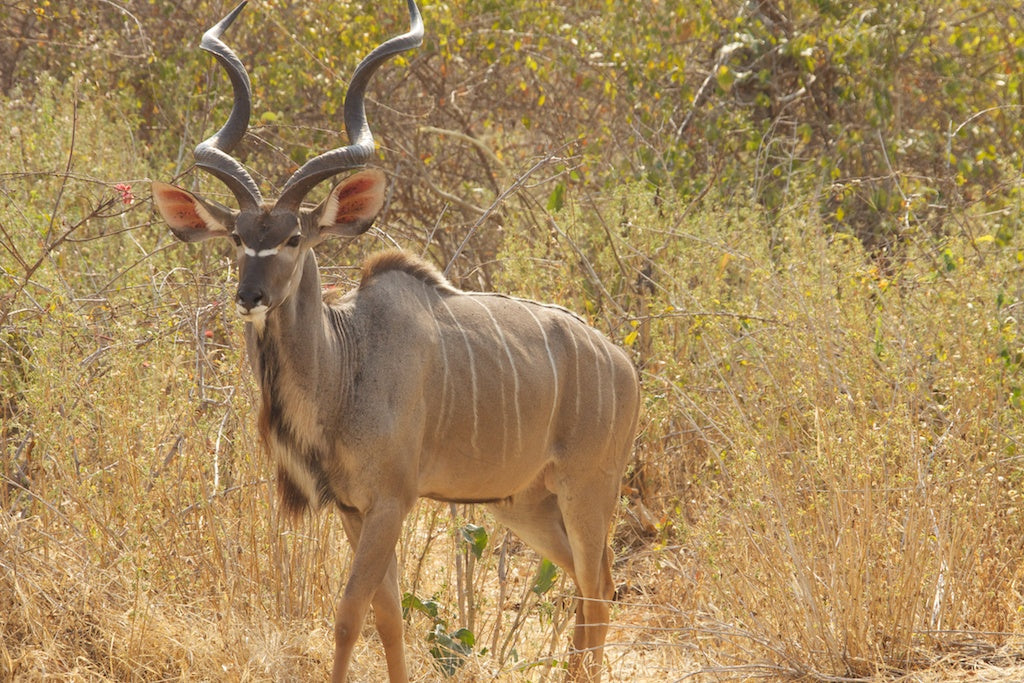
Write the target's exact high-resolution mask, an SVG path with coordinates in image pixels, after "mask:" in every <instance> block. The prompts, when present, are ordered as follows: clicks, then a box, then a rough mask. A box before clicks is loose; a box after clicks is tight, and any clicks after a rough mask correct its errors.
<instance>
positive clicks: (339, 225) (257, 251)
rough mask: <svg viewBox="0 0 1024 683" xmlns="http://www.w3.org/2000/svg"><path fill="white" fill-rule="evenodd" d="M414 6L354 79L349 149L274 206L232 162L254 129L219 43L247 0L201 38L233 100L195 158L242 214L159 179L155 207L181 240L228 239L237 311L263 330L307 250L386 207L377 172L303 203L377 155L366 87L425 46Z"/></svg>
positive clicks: (297, 180) (234, 65)
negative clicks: (403, 27)
mask: <svg viewBox="0 0 1024 683" xmlns="http://www.w3.org/2000/svg"><path fill="white" fill-rule="evenodd" d="M407 3H408V5H409V16H410V24H411V27H410V29H409V31H408V32H407V33H404V34H402V35H400V36H396V37H394V38H391V39H390V40H387V41H385V42H384V43H382V44H381V45H378V46H377V48H376V49H374V50H373V51H372V52H371V53H370V54H369V55H367V56H366V57H365V58H364V59H363V60H362V61H361V62H360V63H359V66H357V67H356V70H355V73H354V74H353V75H352V81H351V83H350V84H349V88H348V92H347V94H346V95H345V105H344V116H345V130H346V132H347V133H348V138H349V144H348V145H347V146H345V147H340V148H338V149H333V150H331V151H329V152H325V153H323V154H321V155H319V156H317V157H314V158H313V159H310V160H309V161H307V162H306V163H305V164H303V165H302V166H301V167H300V168H299V169H298V170H297V171H295V173H294V174H292V176H291V177H290V178H289V179H288V182H287V183H285V186H284V189H283V190H282V191H281V196H280V197H279V198H278V199H277V201H267V200H264V199H263V197H262V195H261V194H260V190H259V186H258V185H257V184H256V182H255V181H254V180H253V178H252V176H251V175H249V172H248V171H246V170H245V168H244V167H243V166H242V164H240V163H239V162H238V161H237V160H236V159H235V158H234V157H232V156H231V151H232V150H233V149H234V148H235V146H236V145H237V144H238V143H239V142H240V141H241V139H242V137H243V136H244V135H245V131H246V129H247V128H248V125H249V116H250V114H251V111H252V90H251V88H250V85H249V76H248V75H247V74H246V72H245V67H244V66H242V62H241V61H240V60H239V59H238V57H237V56H236V55H235V53H234V52H233V51H232V50H231V48H229V47H228V46H227V45H225V44H224V42H223V41H221V35H222V34H223V33H224V31H225V30H226V29H227V28H228V27H229V26H230V25H231V23H232V22H233V21H234V20H235V18H237V17H238V15H239V14H240V13H241V11H242V8H244V7H245V4H246V0H243V2H241V3H240V4H239V5H238V6H237V7H236V8H235V9H234V10H232V11H231V12H230V13H229V14H228V15H227V16H226V17H224V18H223V19H222V20H221V21H220V22H218V23H217V24H216V25H215V26H214V27H213V28H211V29H210V30H209V31H207V32H206V33H205V34H203V39H202V42H201V43H200V47H201V48H202V49H203V50H206V51H207V52H210V53H211V54H213V56H214V57H216V58H217V61H218V62H220V64H221V65H222V66H223V67H224V69H225V70H226V71H227V73H228V76H229V78H230V79H231V87H232V89H233V91H234V104H233V105H232V108H231V115H230V116H229V117H228V120H227V123H225V124H224V126H223V127H222V128H221V129H220V130H219V131H217V132H216V133H214V134H213V136H211V137H210V138H208V139H207V140H205V141H203V142H201V143H200V144H199V145H198V146H197V147H196V149H195V162H196V166H198V167H199V168H201V169H203V170H205V171H207V172H209V173H211V174H213V175H214V176H216V177H217V178H218V179H219V180H220V181H221V182H223V183H224V184H225V185H227V187H228V189H229V190H231V193H232V194H233V195H234V196H235V200H236V202H237V203H238V209H231V208H229V207H227V206H224V205H223V204H220V203H218V202H215V201H211V200H208V199H204V198H203V197H200V196H197V195H195V194H193V193H191V192H187V191H186V190H183V189H181V188H179V187H175V186H173V185H168V184H166V183H160V182H154V183H153V201H154V203H155V204H156V207H157V209H158V210H159V211H160V214H161V215H162V216H163V218H164V220H165V221H166V222H167V224H168V225H169V226H170V228H171V231H172V232H173V233H174V235H175V236H176V237H178V239H180V240H182V241H185V242H195V241H199V240H205V239H209V238H211V237H229V238H231V239H232V240H233V241H234V243H235V245H236V247H237V249H238V264H239V283H238V292H237V294H236V297H235V303H236V307H237V309H238V312H239V314H240V315H241V316H242V317H243V318H245V319H246V320H249V321H251V322H254V323H257V326H258V327H262V323H263V321H264V320H265V319H266V314H267V313H268V312H269V311H271V310H272V309H273V308H275V307H276V306H279V305H280V304H281V303H282V302H284V301H285V300H286V299H287V298H288V297H289V296H290V295H291V294H292V293H293V292H294V291H295V289H296V287H297V286H298V283H299V281H300V279H301V273H302V267H303V266H302V264H303V261H304V260H305V258H304V257H305V254H306V252H307V251H308V250H309V249H311V248H312V247H313V246H315V245H316V244H318V243H319V242H321V241H322V240H323V239H324V238H326V237H327V236H329V235H344V236H355V235H359V234H361V233H363V232H365V231H366V230H367V229H368V228H369V227H370V225H371V224H372V223H373V220H374V218H375V217H376V216H377V213H378V212H379V211H380V209H381V207H382V206H383V204H384V191H385V186H386V183H385V178H384V174H383V173H382V172H380V171H378V170H373V169H370V170H364V171H361V172H359V173H357V174H355V175H353V176H350V177H349V178H347V179H345V180H344V181H342V182H341V183H340V184H338V185H337V186H335V187H334V188H333V189H332V190H331V192H330V194H328V195H327V197H326V198H325V199H324V200H323V201H322V202H321V203H320V204H319V205H318V206H316V207H315V208H306V207H302V206H301V204H302V201H303V200H304V199H305V197H306V195H307V194H309V192H310V191H311V190H312V189H313V188H314V187H316V186H317V185H318V184H320V183H321V182H323V181H324V180H327V179H328V178H331V177H332V176H334V175H337V174H338V173H341V172H343V171H348V170H353V169H357V168H361V167H362V166H364V165H365V164H366V162H367V161H369V160H370V158H371V157H372V156H373V152H374V145H373V135H372V134H371V132H370V127H369V125H368V123H367V121H366V111H365V107H364V96H365V93H366V86H367V84H368V83H369V81H370V78H371V76H373V74H374V72H375V71H376V70H377V68H378V67H379V66H380V65H381V64H382V63H383V62H384V61H385V60H387V58H388V57H391V56H392V55H395V54H398V53H399V52H404V51H405V50H409V49H412V48H414V47H417V46H418V45H420V43H421V42H422V40H423V22H422V19H421V18H420V13H419V9H418V8H417V7H416V3H415V0H407Z"/></svg>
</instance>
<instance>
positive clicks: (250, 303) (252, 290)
mask: <svg viewBox="0 0 1024 683" xmlns="http://www.w3.org/2000/svg"><path fill="white" fill-rule="evenodd" d="M263 298H264V297H263V290H262V289H260V288H258V287H239V288H238V293H237V294H235V302H236V303H237V304H238V308H239V309H241V310H243V311H245V312H247V313H248V312H249V311H251V310H252V309H254V308H256V307H257V306H260V305H261V304H263Z"/></svg>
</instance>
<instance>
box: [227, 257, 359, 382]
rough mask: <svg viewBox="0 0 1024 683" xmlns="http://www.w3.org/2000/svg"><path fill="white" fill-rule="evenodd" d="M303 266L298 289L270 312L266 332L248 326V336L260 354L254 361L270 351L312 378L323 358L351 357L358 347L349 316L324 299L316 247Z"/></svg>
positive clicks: (254, 351) (251, 347) (251, 346)
mask: <svg viewBox="0 0 1024 683" xmlns="http://www.w3.org/2000/svg"><path fill="white" fill-rule="evenodd" d="M299 268H300V272H299V274H298V275H297V277H299V282H298V284H297V285H296V287H295V291H293V292H292V294H291V295H290V296H289V297H288V298H287V299H285V300H284V301H283V302H282V303H281V304H280V305H279V306H277V307H275V308H274V309H273V310H271V311H270V312H269V313H268V314H267V319H266V324H265V326H264V328H263V332H262V334H257V331H256V329H255V328H254V326H253V325H247V326H246V337H247V342H248V348H249V353H250V355H255V356H257V357H254V358H252V360H253V361H257V362H258V361H259V360H260V357H263V356H265V355H266V354H268V353H271V354H274V355H281V356H286V357H287V358H288V360H287V363H288V365H290V366H292V367H293V368H295V369H296V370H298V371H299V372H301V373H303V374H306V371H308V373H309V374H310V377H311V378H312V377H315V376H316V375H317V374H318V373H319V372H322V369H323V368H322V367H321V368H320V369H319V370H318V366H319V364H320V361H319V359H321V358H324V357H328V356H335V357H337V356H338V355H339V354H341V355H343V356H351V355H352V354H354V352H355V349H354V348H348V347H349V346H351V343H350V340H351V338H352V337H351V335H350V334H348V329H347V328H348V325H349V322H348V317H347V316H346V315H345V314H344V313H343V312H340V311H334V310H329V309H328V307H327V306H326V305H325V304H324V302H323V292H322V289H321V282H320V271H319V269H318V267H317V261H316V256H315V255H314V253H313V251H312V250H310V251H308V252H307V253H306V255H305V257H304V258H303V262H302V264H301V265H300V266H299Z"/></svg>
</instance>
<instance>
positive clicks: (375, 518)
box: [331, 506, 409, 683]
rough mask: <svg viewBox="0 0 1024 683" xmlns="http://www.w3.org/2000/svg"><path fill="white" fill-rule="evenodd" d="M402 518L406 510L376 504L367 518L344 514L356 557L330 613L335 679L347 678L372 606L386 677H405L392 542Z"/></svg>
mask: <svg viewBox="0 0 1024 683" xmlns="http://www.w3.org/2000/svg"><path fill="white" fill-rule="evenodd" d="M404 517H405V514H404V511H403V510H401V509H399V508H398V507H397V506H384V507H382V508H377V509H375V510H374V511H373V512H372V513H370V514H368V515H367V516H366V517H365V518H360V517H359V516H358V515H356V514H354V513H346V514H344V515H343V521H344V526H345V532H346V533H347V535H348V537H349V540H350V541H351V542H352V545H353V547H354V548H355V557H354V559H353V561H352V571H351V573H350V575H349V580H348V583H347V584H346V585H345V591H344V592H343V593H342V596H341V598H340V599H339V600H338V606H337V611H336V613H335V617H334V670H333V673H332V675H331V680H332V681H334V683H344V682H345V681H346V679H347V677H348V669H349V665H350V664H351V662H352V650H353V649H354V648H355V644H356V641H357V640H358V639H359V632H360V631H361V629H362V625H363V622H364V621H365V620H366V613H367V611H368V610H369V607H370V606H371V605H372V606H373V612H374V616H375V618H376V622H377V633H378V634H379V635H380V639H381V644H382V645H383V646H384V656H385V659H386V660H387V667H388V680H390V681H391V683H407V681H408V680H409V675H408V673H407V671H406V668H405V644H404V641H403V638H402V605H401V596H400V593H399V588H398V563H397V560H396V558H395V545H396V544H397V542H398V536H399V534H400V532H401V529H402V520H403V519H404Z"/></svg>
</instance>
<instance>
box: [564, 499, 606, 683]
mask: <svg viewBox="0 0 1024 683" xmlns="http://www.w3.org/2000/svg"><path fill="white" fill-rule="evenodd" d="M591 490H594V491H596V490H600V487H596V486H595V487H594V488H593V489H591ZM607 498H608V499H607V500H606V501H595V500H593V499H590V500H587V504H586V505H583V504H582V499H581V498H573V499H572V500H574V501H581V504H579V505H573V504H571V503H565V502H563V507H564V509H563V510H562V515H563V519H564V520H565V526H566V532H567V534H568V537H569V544H570V546H571V547H572V559H573V564H574V566H575V568H576V576H575V579H576V586H577V588H578V589H579V593H580V594H579V598H578V602H577V605H576V626H575V627H574V629H573V649H574V650H575V651H574V652H573V653H572V656H571V657H570V662H569V676H568V678H569V679H570V680H577V681H588V682H592V681H598V680H600V678H601V668H602V666H603V663H604V643H605V639H606V638H607V636H608V626H609V617H610V614H611V607H610V604H611V600H612V598H613V597H614V595H615V584H614V582H613V580H612V550H611V547H609V545H608V543H607V538H608V530H609V527H610V526H611V520H612V516H613V514H614V512H615V505H616V503H617V500H618V498H617V496H615V495H612V496H608V497H607Z"/></svg>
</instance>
